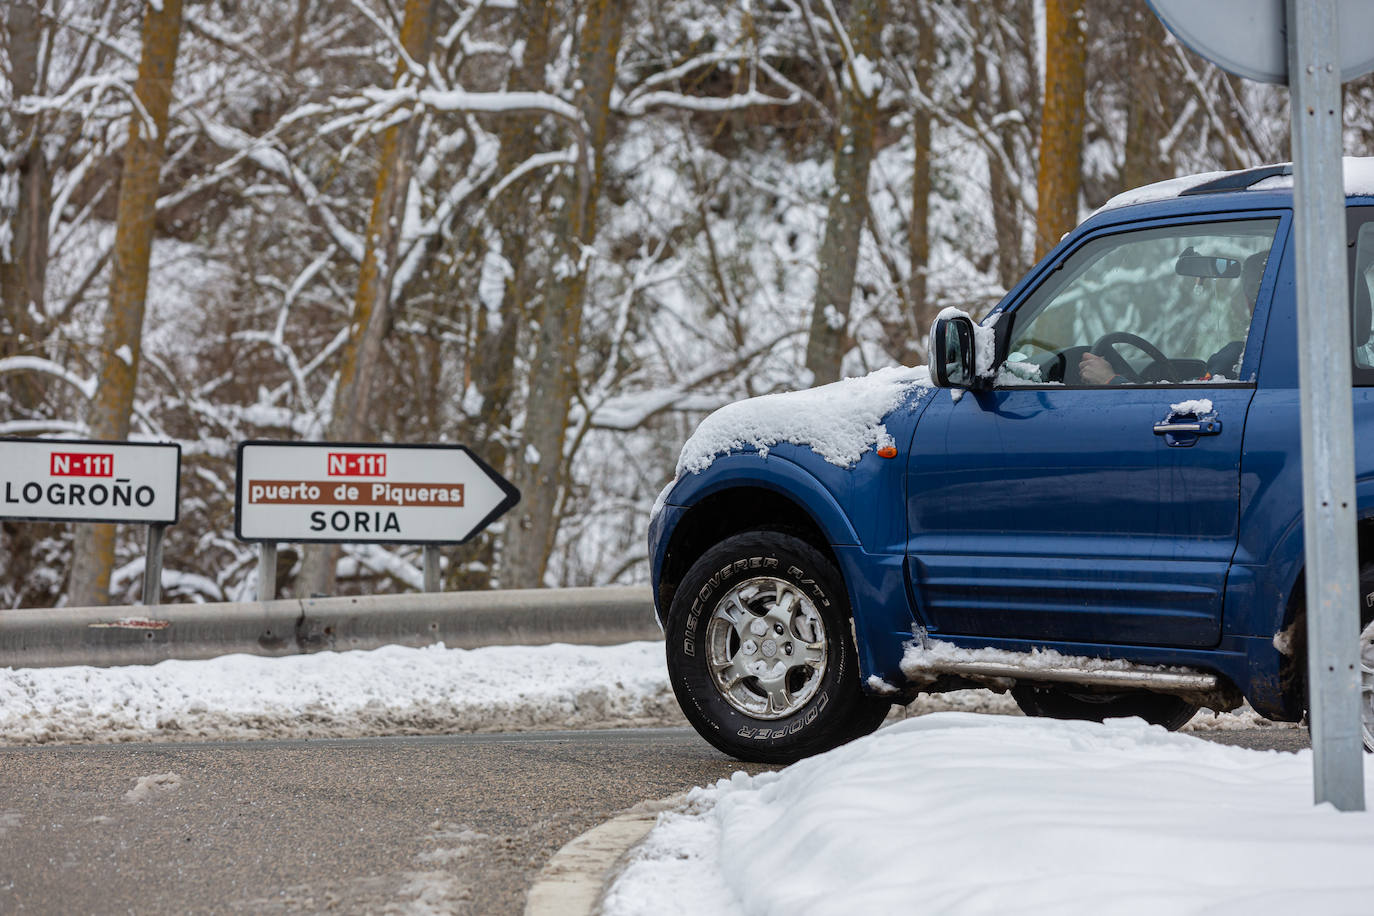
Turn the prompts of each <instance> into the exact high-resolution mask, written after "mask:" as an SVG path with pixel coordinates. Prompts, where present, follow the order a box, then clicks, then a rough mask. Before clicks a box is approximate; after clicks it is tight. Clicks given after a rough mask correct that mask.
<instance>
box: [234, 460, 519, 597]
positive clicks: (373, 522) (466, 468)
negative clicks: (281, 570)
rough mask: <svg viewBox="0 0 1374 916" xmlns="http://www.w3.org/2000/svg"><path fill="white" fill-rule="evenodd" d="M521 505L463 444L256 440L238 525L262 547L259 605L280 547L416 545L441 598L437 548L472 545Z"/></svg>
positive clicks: (245, 470) (241, 468) (239, 496)
mask: <svg viewBox="0 0 1374 916" xmlns="http://www.w3.org/2000/svg"><path fill="white" fill-rule="evenodd" d="M519 501H520V491H519V490H517V489H516V488H515V487H514V486H512V485H511V484H510V483H509V482H508V481H507V480H506V479H505V478H503V477H502V476H501V475H500V474H498V473H496V471H494V470H492V469H491V468H490V467H489V466H487V464H486V463H484V462H483V461H482V460H481V459H480V458H478V457H477V456H476V455H474V454H472V452H470V451H469V450H468V449H467V448H465V447H463V446H461V445H451V446H450V445H375V444H360V443H333V442H264V441H252V442H244V443H241V444H240V445H239V456H238V475H237V493H236V500H235V506H236V510H235V521H234V527H235V533H236V534H237V535H238V537H239V539H240V540H244V541H257V542H260V543H261V544H262V547H261V549H260V552H259V562H258V595H259V600H268V598H267V597H264V596H269V597H270V596H272V595H273V593H274V590H275V582H276V572H275V567H276V545H277V543H278V542H280V541H292V542H300V543H311V542H325V543H345V544H385V543H392V544H395V543H400V544H420V545H423V546H424V548H425V549H424V587H425V590H426V591H439V590H440V564H439V560H440V555H439V547H440V546H442V545H444V544H461V543H463V542H464V541H467V540H469V539H470V538H472V537H474V536H475V535H476V534H477V533H478V532H479V531H481V530H482V529H483V528H485V527H486V526H487V525H489V524H491V523H492V522H493V521H495V520H496V519H497V518H498V517H499V516H500V515H502V514H503V513H504V512H506V511H507V510H508V509H510V508H511V507H512V506H514V505H515V504H516V503H517V502H519ZM268 545H270V548H269V546H268Z"/></svg>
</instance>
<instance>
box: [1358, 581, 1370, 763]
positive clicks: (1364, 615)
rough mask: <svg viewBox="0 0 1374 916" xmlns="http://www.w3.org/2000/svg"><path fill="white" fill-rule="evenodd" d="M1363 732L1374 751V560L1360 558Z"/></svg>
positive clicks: (1367, 749) (1360, 662) (1365, 748)
mask: <svg viewBox="0 0 1374 916" xmlns="http://www.w3.org/2000/svg"><path fill="white" fill-rule="evenodd" d="M1359 652H1360V658H1359V665H1360V732H1361V737H1362V738H1363V739H1364V752H1365V753H1366V754H1371V753H1374V559H1370V560H1361V561H1360V649H1359Z"/></svg>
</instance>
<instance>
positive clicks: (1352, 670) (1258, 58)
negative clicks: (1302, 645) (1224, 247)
mask: <svg viewBox="0 0 1374 916" xmlns="http://www.w3.org/2000/svg"><path fill="white" fill-rule="evenodd" d="M1151 5H1152V6H1153V7H1154V10H1155V13H1156V14H1157V15H1158V16H1159V18H1160V19H1162V20H1163V21H1164V24H1165V25H1167V26H1168V27H1169V28H1170V30H1171V31H1173V32H1174V34H1175V35H1177V36H1178V37H1179V39H1180V40H1181V41H1183V42H1184V44H1186V45H1188V46H1189V47H1190V48H1192V49H1193V50H1194V51H1197V52H1198V53H1199V54H1201V55H1202V56H1204V57H1206V58H1208V59H1209V60H1211V61H1213V62H1214V63H1216V64H1217V65H1219V66H1221V67H1223V68H1225V69H1227V70H1230V71H1231V72H1233V73H1237V74H1239V75H1241V76H1246V77H1249V78H1251V79H1257V80H1264V81H1267V82H1275V83H1284V82H1286V83H1287V84H1288V87H1289V90H1290V93H1291V97H1290V105H1289V108H1290V110H1291V113H1292V127H1293V130H1292V133H1293V228H1294V241H1295V245H1294V249H1295V252H1296V260H1297V293H1298V388H1299V392H1300V398H1301V416H1302V420H1301V425H1302V480H1303V541H1304V545H1305V549H1306V561H1305V565H1304V569H1305V577H1304V578H1305V582H1306V588H1307V592H1306V598H1307V685H1308V698H1309V703H1308V708H1309V713H1308V715H1309V722H1310V725H1311V730H1312V752H1313V754H1312V783H1313V796H1314V798H1315V800H1316V802H1317V803H1318V804H1320V803H1322V802H1330V803H1331V804H1332V805H1334V806H1335V807H1336V808H1338V809H1340V810H1342V811H1362V810H1364V806H1365V798H1364V753H1363V748H1362V744H1363V740H1362V736H1361V729H1360V669H1359V634H1360V626H1359V624H1360V608H1359V567H1358V562H1359V555H1358V542H1357V540H1356V527H1355V511H1356V504H1355V435H1354V421H1353V407H1352V404H1351V396H1350V382H1351V372H1350V361H1351V349H1350V314H1349V308H1350V307H1349V296H1350V283H1349V275H1348V272H1347V268H1346V253H1345V234H1346V228H1345V188H1344V181H1343V178H1342V169H1341V81H1342V80H1343V79H1347V80H1348V79H1354V78H1355V77H1357V76H1360V75H1362V74H1364V73H1368V72H1369V71H1370V70H1372V69H1374V50H1372V49H1371V47H1370V45H1369V42H1368V35H1369V34H1370V28H1371V27H1374V4H1370V3H1367V2H1365V3H1356V2H1353V0H1287V2H1286V3H1285V2H1284V0H1216V2H1212V3H1207V4H1199V3H1197V2H1196V0H1151ZM1285 36H1286V38H1285Z"/></svg>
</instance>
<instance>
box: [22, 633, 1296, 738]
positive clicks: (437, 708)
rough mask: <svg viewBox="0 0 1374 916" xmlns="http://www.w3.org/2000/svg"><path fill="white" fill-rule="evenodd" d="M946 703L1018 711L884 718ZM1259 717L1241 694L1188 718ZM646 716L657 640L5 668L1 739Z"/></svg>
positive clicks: (578, 724)
mask: <svg viewBox="0 0 1374 916" xmlns="http://www.w3.org/2000/svg"><path fill="white" fill-rule="evenodd" d="M946 710H958V711H962V712H979V713H992V714H994V715H1020V711H1019V710H1018V709H1017V708H1016V704H1015V703H1014V702H1012V700H1011V698H1010V697H1009V696H1006V695H999V694H995V693H992V692H991V691H987V690H957V691H953V692H951V693H942V694H932V695H923V696H921V697H919V698H917V699H916V701H915V702H913V703H911V704H909V705H907V706H904V707H903V706H898V707H896V708H895V709H894V710H893V713H892V720H893V721H896V720H898V719H901V718H905V717H908V716H919V715H925V714H927V713H931V712H939V711H946ZM1267 724H1271V723H1268V722H1266V721H1265V720H1264V719H1261V718H1259V716H1258V715H1257V714H1256V713H1254V711H1253V710H1249V708H1248V707H1247V708H1246V709H1243V710H1240V711H1239V712H1238V713H1235V714H1232V713H1225V714H1222V715H1219V716H1218V715H1216V714H1208V713H1203V714H1200V715H1198V716H1197V717H1196V718H1195V719H1194V720H1193V721H1192V722H1190V723H1189V724H1188V726H1187V728H1188V729H1189V730H1192V729H1199V730H1201V729H1242V728H1255V727H1257V726H1264V725H1267ZM647 725H673V726H681V725H686V721H685V720H684V719H683V718H682V713H681V712H680V711H679V709H678V707H677V702H676V701H675V700H674V698H673V692H672V688H671V687H669V685H668V673H667V670H666V669H665V667H664V663H663V644H662V643H661V642H637V643H628V644H626V645H621V646H569V645H553V646H494V647H491V648H486V649H472V650H463V649H445V648H444V647H443V646H431V647H429V648H426V649H406V648H402V647H399V646H390V647H387V648H384V649H378V650H376V651H373V652H320V653H316V654H314V655H291V656H286V657H283V658H259V657H257V656H252V655H226V656H223V657H221V658H215V659H209V660H206V661H195V662H183V661H167V662H162V663H160V664H157V665H148V666H137V665H136V666H130V667H124V668H89V667H72V668H19V669H14V668H0V746H3V745H16V744H43V743H50V742H65V743H75V742H84V743H111V742H118V741H193V740H194V741H204V740H223V739H238V738H314V737H332V738H356V737H365V736H370V735H395V734H449V733H454V732H478V731H518V730H522V729H540V728H601V727H623V726H647Z"/></svg>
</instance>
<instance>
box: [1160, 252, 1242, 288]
mask: <svg viewBox="0 0 1374 916" xmlns="http://www.w3.org/2000/svg"><path fill="white" fill-rule="evenodd" d="M1174 272H1175V273H1177V274H1178V275H1179V276H1182V277H1198V278H1199V279H1203V280H1231V279H1234V278H1236V277H1239V276H1240V262H1239V261H1237V260H1236V259H1235V258H1210V257H1207V256H1206V255H1201V254H1198V253H1197V252H1196V251H1194V250H1193V249H1191V248H1189V249H1187V250H1186V251H1184V252H1183V254H1181V255H1179V256H1178V263H1176V264H1175V265H1174Z"/></svg>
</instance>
